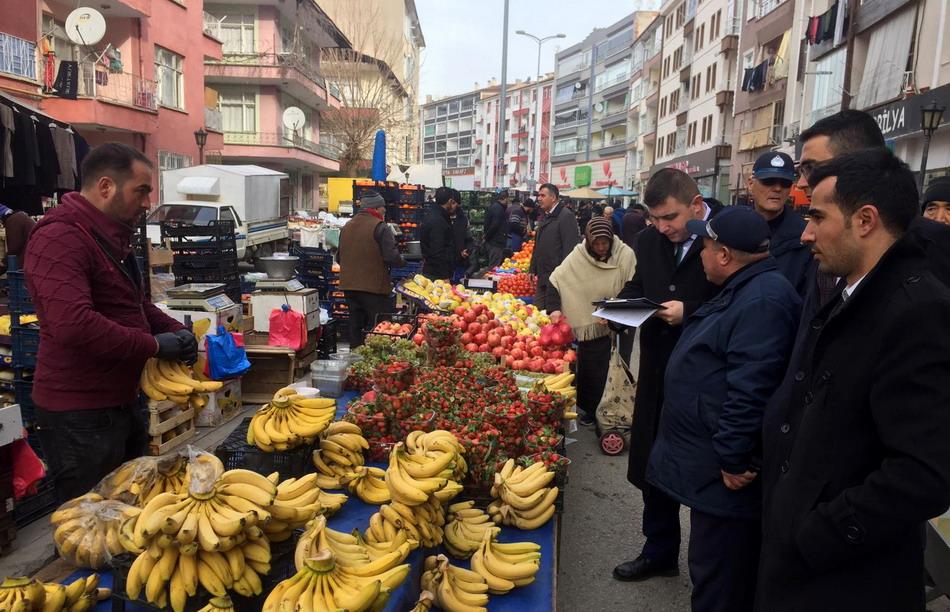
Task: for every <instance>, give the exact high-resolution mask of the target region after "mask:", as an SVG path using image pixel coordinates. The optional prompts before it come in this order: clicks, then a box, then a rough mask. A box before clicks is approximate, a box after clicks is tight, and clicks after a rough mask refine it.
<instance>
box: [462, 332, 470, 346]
mask: <svg viewBox="0 0 950 612" xmlns="http://www.w3.org/2000/svg"><path fill="white" fill-rule="evenodd" d="M461 341H462V344H468V343H469V342H471V341H472V334H470V333H468V332H465V333H464V334H462V337H461Z"/></svg>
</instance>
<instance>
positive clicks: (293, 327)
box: [267, 304, 307, 351]
mask: <svg viewBox="0 0 950 612" xmlns="http://www.w3.org/2000/svg"><path fill="white" fill-rule="evenodd" d="M267 344H268V346H286V347H290V348H292V349H293V350H295V351H296V350H299V349H302V348H303V347H304V345H305V344H307V319H306V317H304V316H303V314H302V313H299V312H297V311H295V310H292V309H291V308H290V306H288V305H287V304H284V305H283V306H281V307H280V308H275V309H273V310H272V311H270V335H269V336H268V338H267Z"/></svg>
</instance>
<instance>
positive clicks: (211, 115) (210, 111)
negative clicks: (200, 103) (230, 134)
mask: <svg viewBox="0 0 950 612" xmlns="http://www.w3.org/2000/svg"><path fill="white" fill-rule="evenodd" d="M223 126H224V121H223V120H222V118H221V111H219V110H217V109H215V108H205V128H207V129H209V130H212V131H215V132H223V131H224V127H223Z"/></svg>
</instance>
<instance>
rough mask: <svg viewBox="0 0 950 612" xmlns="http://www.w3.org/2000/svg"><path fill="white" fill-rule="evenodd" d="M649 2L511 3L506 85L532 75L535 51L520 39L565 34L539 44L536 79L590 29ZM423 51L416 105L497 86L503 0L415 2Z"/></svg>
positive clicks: (517, 0) (530, 43)
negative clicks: (429, 98)
mask: <svg viewBox="0 0 950 612" xmlns="http://www.w3.org/2000/svg"><path fill="white" fill-rule="evenodd" d="M652 4H653V2H651V0H510V12H509V16H508V35H509V39H508V81H509V82H514V80H515V79H516V78H521V79H523V78H527V77H533V76H534V75H535V70H536V69H537V62H538V45H537V43H535V42H534V41H533V40H531V39H529V38H526V37H524V36H517V35H515V31H516V30H525V31H526V32H529V33H531V34H534V35H535V36H539V37H544V36H550V35H553V34H559V33H560V34H565V35H566V36H567V38H561V39H557V40H552V41H549V42H546V43H544V46H543V47H542V50H541V74H544V73H545V72H550V71H552V70H553V69H554V54H555V52H556V50H558V49H566V48H567V47H570V46H571V45H574V44H576V43H578V42H580V41H582V40H584V38H585V37H586V36H587V35H588V34H589V33H590V32H591V30H593V29H594V28H602V27H606V26H609V25H611V24H612V23H614V22H616V21H619V20H620V19H621V18H623V17H624V16H626V15H629V14H630V13H632V12H633V11H635V10H637V9H638V8H640V7H645V8H649V7H650V6H651V5H652ZM416 10H417V11H418V13H419V20H420V21H421V22H422V34H423V36H425V39H426V49H425V50H424V51H423V54H422V58H423V59H422V72H421V75H420V80H421V85H420V89H421V92H420V93H421V99H420V101H421V102H425V96H426V94H431V95H433V96H444V95H456V94H461V93H465V92H466V91H471V90H473V89H474V88H475V87H474V86H475V82H476V81H478V83H479V84H481V85H482V86H484V85H485V83H486V82H487V81H488V80H489V79H490V78H492V77H495V78H496V79H498V80H501V43H502V34H501V32H502V24H503V13H504V0H416Z"/></svg>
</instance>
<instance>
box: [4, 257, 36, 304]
mask: <svg viewBox="0 0 950 612" xmlns="http://www.w3.org/2000/svg"><path fill="white" fill-rule="evenodd" d="M7 294H8V296H9V306H10V312H11V314H14V315H16V314H32V313H34V312H36V306H35V305H34V304H33V297H32V296H30V291H29V290H28V289H27V287H26V274H24V272H23V270H21V269H20V267H19V263H18V262H17V258H16V256H14V255H11V256H9V257H7Z"/></svg>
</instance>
